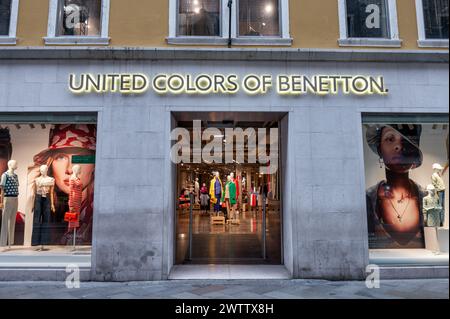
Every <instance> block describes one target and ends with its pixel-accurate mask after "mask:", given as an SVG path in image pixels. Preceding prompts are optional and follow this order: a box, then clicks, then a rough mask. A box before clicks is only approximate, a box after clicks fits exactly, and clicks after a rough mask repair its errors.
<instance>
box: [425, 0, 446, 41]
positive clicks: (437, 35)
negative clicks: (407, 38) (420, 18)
mask: <svg viewBox="0 0 450 319" xmlns="http://www.w3.org/2000/svg"><path fill="white" fill-rule="evenodd" d="M423 11H424V12H423V14H424V21H425V35H426V38H427V39H448V0H423Z"/></svg>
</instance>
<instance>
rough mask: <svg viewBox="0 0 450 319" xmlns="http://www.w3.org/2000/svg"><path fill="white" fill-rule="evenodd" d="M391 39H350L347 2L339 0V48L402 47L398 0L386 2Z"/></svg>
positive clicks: (387, 0)
mask: <svg viewBox="0 0 450 319" xmlns="http://www.w3.org/2000/svg"><path fill="white" fill-rule="evenodd" d="M386 4H387V13H388V16H389V18H388V22H389V23H388V29H389V38H350V37H349V36H348V26H347V0H338V7H339V36H340V37H339V40H338V44H339V46H364V47H395V48H399V47H401V46H402V42H403V41H402V40H401V39H400V35H399V31H398V15H397V0H386Z"/></svg>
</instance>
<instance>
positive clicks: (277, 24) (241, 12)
mask: <svg viewBox="0 0 450 319" xmlns="http://www.w3.org/2000/svg"><path fill="white" fill-rule="evenodd" d="M169 10H170V18H169V37H168V39H167V40H168V43H169V44H206V45H226V44H227V43H229V38H230V37H231V41H232V44H237V45H291V44H292V39H291V38H290V35H289V0H169ZM230 23H231V24H230Z"/></svg>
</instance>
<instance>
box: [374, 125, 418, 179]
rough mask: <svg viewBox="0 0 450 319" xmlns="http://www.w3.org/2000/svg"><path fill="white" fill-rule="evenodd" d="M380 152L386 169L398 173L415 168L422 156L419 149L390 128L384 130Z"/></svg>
mask: <svg viewBox="0 0 450 319" xmlns="http://www.w3.org/2000/svg"><path fill="white" fill-rule="evenodd" d="M380 152H381V156H382V158H383V161H384V164H385V165H386V167H387V168H388V169H390V170H392V171H394V172H397V173H406V172H408V171H409V170H410V169H411V168H414V164H415V163H416V161H417V158H418V157H419V156H420V155H419V151H418V150H417V148H415V147H414V146H413V145H412V144H411V143H410V142H409V141H408V140H406V139H405V138H404V137H403V136H402V135H401V134H400V133H399V132H397V131H396V130H394V129H393V128H390V127H385V128H384V129H383V132H382V134H381V144H380Z"/></svg>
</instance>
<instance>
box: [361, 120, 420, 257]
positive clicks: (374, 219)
mask: <svg viewBox="0 0 450 319" xmlns="http://www.w3.org/2000/svg"><path fill="white" fill-rule="evenodd" d="M421 133H422V126H421V125H411V124H410V125H376V126H371V127H369V128H368V130H367V132H366V139H367V143H368V145H369V147H370V149H371V150H372V151H373V152H374V153H375V154H377V156H378V157H379V165H380V168H384V171H385V180H382V181H380V182H379V183H377V184H376V185H375V186H373V187H370V188H369V189H368V190H367V193H366V196H367V214H368V224H369V245H370V248H424V247H425V242H424V235H423V227H424V223H423V214H422V203H423V198H424V197H425V196H426V195H427V192H426V190H424V189H423V188H422V187H421V186H420V185H418V184H417V183H416V182H414V181H413V180H412V179H411V178H410V172H411V171H412V170H414V169H416V168H418V167H420V166H421V165H422V162H423V154H422V151H421V150H420V137H421Z"/></svg>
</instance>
